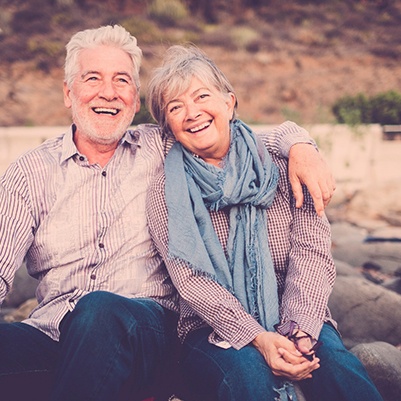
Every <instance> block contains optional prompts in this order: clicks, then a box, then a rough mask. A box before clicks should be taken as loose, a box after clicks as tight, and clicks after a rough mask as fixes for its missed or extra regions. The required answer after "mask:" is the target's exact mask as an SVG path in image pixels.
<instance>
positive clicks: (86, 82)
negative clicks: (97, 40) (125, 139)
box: [64, 46, 140, 145]
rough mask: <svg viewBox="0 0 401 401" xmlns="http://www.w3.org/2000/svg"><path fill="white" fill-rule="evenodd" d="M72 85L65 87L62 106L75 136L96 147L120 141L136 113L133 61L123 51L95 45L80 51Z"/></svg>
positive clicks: (137, 95) (136, 94)
mask: <svg viewBox="0 0 401 401" xmlns="http://www.w3.org/2000/svg"><path fill="white" fill-rule="evenodd" d="M78 61H79V69H78V74H77V75H76V76H75V78H74V81H73V84H72V86H71V87H70V88H69V87H68V86H67V84H66V83H65V84H64V104H65V105H66V107H68V108H71V110H72V119H73V122H74V124H75V125H76V127H77V130H76V133H75V135H78V136H82V137H86V138H87V139H89V140H90V141H92V142H94V143H97V144H105V145H109V144H113V143H116V142H118V141H119V140H120V138H121V137H122V136H123V135H124V132H125V131H126V130H127V128H128V127H129V125H130V124H131V122H132V120H133V118H134V116H135V113H136V112H137V111H138V110H139V107H140V99H139V93H138V91H137V89H136V85H135V82H134V78H133V65H132V60H131V58H130V57H129V56H128V54H127V53H125V52H124V51H123V50H121V49H118V48H115V47H111V46H98V47H95V48H93V49H85V50H82V51H81V52H80V54H79V57H78Z"/></svg>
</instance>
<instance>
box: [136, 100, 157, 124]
mask: <svg viewBox="0 0 401 401" xmlns="http://www.w3.org/2000/svg"><path fill="white" fill-rule="evenodd" d="M146 123H152V124H155V123H156V122H155V120H154V119H153V117H152V115H151V114H150V113H149V111H148V109H147V108H146V99H145V96H142V95H141V109H140V110H139V111H138V113H136V114H135V117H134V120H133V121H132V124H133V125H138V124H146Z"/></svg>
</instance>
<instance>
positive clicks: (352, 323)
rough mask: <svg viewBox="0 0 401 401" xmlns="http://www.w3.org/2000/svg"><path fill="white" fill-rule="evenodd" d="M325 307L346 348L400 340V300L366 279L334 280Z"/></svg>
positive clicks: (345, 277) (340, 277)
mask: <svg viewBox="0 0 401 401" xmlns="http://www.w3.org/2000/svg"><path fill="white" fill-rule="evenodd" d="M329 307H330V309H331V312H332V315H333V318H334V319H335V320H336V321H337V322H338V325H339V330H340V332H341V334H342V336H343V339H344V343H345V344H346V346H347V347H351V346H354V345H356V344H358V343H364V342H372V341H385V342H388V343H390V344H393V345H398V344H399V343H400V339H401V296H400V295H398V294H396V293H395V292H393V291H389V290H387V289H385V288H383V287H382V286H379V285H376V284H373V283H370V282H369V281H367V280H366V279H363V278H358V277H353V276H338V277H337V281H336V283H335V285H334V289H333V292H332V295H331V297H330V299H329Z"/></svg>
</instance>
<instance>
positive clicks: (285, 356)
mask: <svg viewBox="0 0 401 401" xmlns="http://www.w3.org/2000/svg"><path fill="white" fill-rule="evenodd" d="M252 344H253V345H254V346H255V348H256V349H257V350H258V351H259V352H260V353H261V354H262V355H263V357H264V358H265V361H266V363H267V364H268V365H269V367H270V369H271V370H272V372H273V374H274V375H275V376H281V377H285V378H287V379H289V380H295V381H298V380H303V379H309V378H311V377H312V372H313V371H314V370H316V369H318V368H319V367H320V365H319V358H314V359H313V361H308V360H307V359H306V358H304V357H303V356H302V354H301V353H300V352H299V351H298V350H297V349H296V348H295V345H294V343H293V342H292V341H290V340H288V338H286V337H284V336H282V335H280V334H278V333H272V332H267V331H266V332H263V333H260V334H258V335H257V336H256V338H255V339H254V340H253V342H252Z"/></svg>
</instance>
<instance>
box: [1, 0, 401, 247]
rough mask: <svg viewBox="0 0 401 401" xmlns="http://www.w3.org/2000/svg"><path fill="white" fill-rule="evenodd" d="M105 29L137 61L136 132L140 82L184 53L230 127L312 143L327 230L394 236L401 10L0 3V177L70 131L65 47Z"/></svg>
mask: <svg viewBox="0 0 401 401" xmlns="http://www.w3.org/2000/svg"><path fill="white" fill-rule="evenodd" d="M106 24H120V25H122V26H124V27H125V28H126V29H127V30H129V31H130V32H131V33H132V34H133V35H135V36H136V37H137V39H138V43H139V46H140V47H141V48H142V50H143V54H144V58H143V64H142V68H141V80H142V88H141V97H142V100H143V101H142V109H141V112H140V113H139V114H138V115H137V116H135V119H134V123H135V124H137V123H141V122H149V121H150V116H149V113H147V111H146V109H145V107H144V104H145V102H144V98H145V94H146V89H147V82H148V80H149V76H150V74H151V72H152V70H153V68H155V67H156V66H158V65H159V64H160V62H161V57H162V55H163V53H164V51H165V49H166V48H167V47H169V46H170V45H172V44H176V43H184V42H192V43H195V44H196V45H198V46H200V47H201V48H202V49H203V50H204V51H205V52H206V53H207V54H208V55H209V56H210V57H211V58H213V59H214V60H215V61H216V62H217V64H218V65H219V66H220V68H221V69H222V70H223V71H224V72H225V73H226V75H227V76H228V78H229V79H230V81H231V82H232V83H233V85H234V88H235V89H236V92H237V97H238V99H239V116H240V118H241V119H243V120H244V121H245V122H247V123H248V124H252V126H254V127H256V128H255V129H257V130H259V129H268V128H271V127H272V126H274V125H277V124H280V123H281V122H283V121H285V120H287V119H289V120H292V121H295V122H297V123H298V124H300V125H302V126H304V127H306V128H307V129H308V130H309V131H310V132H311V135H312V136H313V138H314V139H315V140H316V141H317V143H318V145H319V148H320V149H321V151H322V152H323V154H324V155H325V157H326V160H327V161H328V162H329V164H330V166H331V168H332V170H333V172H334V175H335V178H336V179H337V191H336V195H335V197H334V199H333V201H332V203H331V207H330V208H329V209H328V214H329V217H330V219H331V220H332V222H334V221H338V220H341V219H346V220H347V221H351V222H352V223H353V224H358V225H362V226H364V227H372V226H373V228H376V227H377V221H380V224H382V222H383V219H385V221H386V224H388V221H389V220H391V225H394V222H396V223H397V224H399V225H400V226H401V202H400V199H401V185H400V184H401V158H400V156H399V155H400V154H401V140H400V139H401V63H400V61H401V2H400V1H395V0H286V1H281V0H202V1H199V0H104V1H98V0H0V172H2V171H4V170H5V168H6V167H7V166H8V165H9V163H11V161H12V160H14V159H15V158H16V157H17V156H18V155H19V154H21V153H22V152H24V151H25V150H27V149H30V148H32V147H34V146H37V145H38V144H40V143H41V142H42V141H43V140H45V139H46V138H48V137H52V136H55V135H58V134H59V133H61V132H63V131H64V130H65V127H67V126H68V125H69V124H70V121H71V117H70V111H69V110H67V109H66V108H65V107H64V104H63V97H62V82H63V63H64V57H65V45H66V43H67V42H68V40H69V39H70V37H71V35H72V34H74V33H75V32H77V31H79V30H82V29H86V28H94V27H98V26H101V25H106ZM372 220H373V221H374V224H373V223H371V221H372ZM399 236H400V237H401V234H400V235H399ZM400 254H401V251H400Z"/></svg>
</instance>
